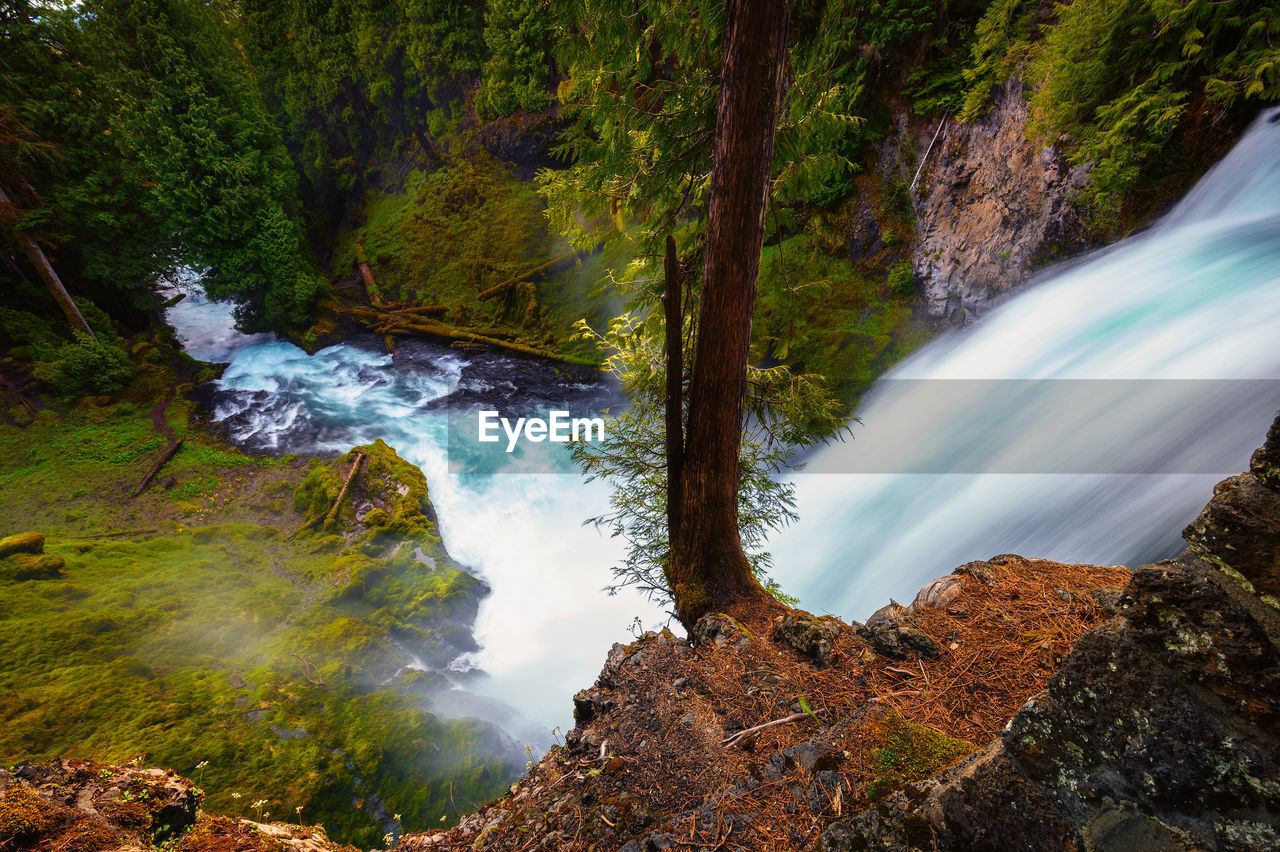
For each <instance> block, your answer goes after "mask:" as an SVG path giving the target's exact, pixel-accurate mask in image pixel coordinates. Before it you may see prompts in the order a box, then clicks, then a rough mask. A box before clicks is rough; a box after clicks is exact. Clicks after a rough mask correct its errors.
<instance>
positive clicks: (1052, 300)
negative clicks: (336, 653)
mask: <svg viewBox="0 0 1280 852" xmlns="http://www.w3.org/2000/svg"><path fill="white" fill-rule="evenodd" d="M1278 117H1280V111H1276V110H1273V111H1271V112H1269V113H1267V114H1264V115H1263V116H1262V117H1261V118H1260V119H1259V120H1258V122H1257V123H1256V124H1255V125H1254V127H1253V128H1251V129H1250V130H1249V132H1248V133H1247V134H1246V135H1245V137H1244V138H1243V139H1242V140H1241V141H1240V143H1239V144H1238V145H1237V147H1236V148H1235V149H1234V150H1233V152H1232V153H1231V154H1230V155H1229V156H1228V157H1226V158H1225V159H1224V160H1223V161H1222V162H1221V163H1220V164H1218V166H1216V167H1215V168H1214V169H1213V170H1212V171H1211V172H1210V173H1209V174H1208V175H1207V176H1206V177H1205V178H1204V179H1203V180H1202V181H1201V182H1200V184H1199V185H1197V187H1196V188H1195V189H1194V190H1193V191H1192V192H1191V193H1189V194H1188V196H1187V197H1186V199H1184V200H1183V201H1182V202H1181V203H1180V204H1179V205H1178V206H1177V208H1176V209H1175V210H1173V211H1172V212H1171V213H1170V214H1169V215H1168V216H1167V217H1166V218H1165V219H1164V220H1163V221H1162V222H1161V223H1159V224H1158V225H1156V226H1155V227H1153V228H1152V229H1150V230H1149V231H1147V232H1145V233H1143V234H1141V235H1139V236H1137V237H1134V238H1132V239H1129V240H1126V241H1124V242H1122V243H1119V244H1117V245H1115V246H1112V247H1110V248H1108V249H1106V250H1104V251H1101V252H1097V253H1095V254H1093V255H1091V256H1089V257H1087V258H1085V259H1083V260H1082V261H1079V262H1076V263H1074V264H1071V265H1070V266H1067V267H1061V268H1058V269H1056V270H1050V271H1049V273H1048V274H1046V275H1045V276H1042V278H1041V280H1040V281H1039V282H1038V283H1036V284H1035V285H1034V286H1031V287H1029V288H1027V289H1024V290H1022V291H1021V292H1019V293H1018V294H1017V295H1015V296H1014V297H1013V298H1011V299H1009V300H1008V301H1007V302H1006V303H1004V304H1003V305H1001V306H1000V307H998V308H997V309H995V310H993V311H992V312H991V313H990V314H989V315H988V316H987V317H985V318H983V319H982V320H981V322H979V323H978V324H976V325H975V326H973V327H971V328H968V329H965V330H962V331H957V332H954V333H951V334H948V335H946V336H944V337H942V338H940V339H937V340H935V341H934V342H933V343H931V344H930V345H928V346H926V347H925V348H924V349H922V350H921V351H919V352H918V353H916V354H915V355H913V356H912V357H911V358H909V359H907V360H906V361H905V362H903V363H902V364H900V365H899V366H898V367H896V368H895V369H894V370H893V371H892V373H891V374H890V375H888V376H886V377H885V379H883V380H881V381H880V382H878V383H877V384H876V386H875V387H874V388H873V389H872V391H871V392H870V393H869V394H868V395H867V396H866V398H865V400H864V403H863V405H862V406H861V408H860V410H859V411H858V415H859V416H860V417H861V419H862V421H863V424H864V425H861V426H857V427H855V430H854V438H853V440H851V441H847V442H845V443H843V444H839V445H836V446H832V447H829V448H826V449H824V450H822V451H820V452H819V453H817V454H816V455H815V456H813V457H812V458H811V459H810V461H809V464H808V466H807V468H806V472H804V473H801V474H797V475H795V476H794V477H793V481H794V482H795V483H796V486H797V496H798V509H799V512H800V515H801V520H800V522H799V523H798V524H796V525H795V526H793V527H791V528H789V529H788V530H786V531H784V532H783V533H782V534H780V535H779V536H777V537H776V539H775V540H774V542H773V546H772V548H771V549H772V551H773V553H774V556H775V563H776V574H777V576H778V579H779V580H780V581H781V582H782V585H783V587H784V588H785V589H786V590H787V591H789V592H791V593H792V594H796V595H798V596H799V597H800V599H801V602H802V605H803V606H804V607H806V608H808V609H811V610H814V611H817V612H823V611H825V612H833V613H836V614H838V615H841V616H843V617H845V618H862V617H865V616H866V615H867V614H868V613H870V612H871V611H873V610H875V609H876V608H878V607H879V606H881V605H882V604H884V603H885V602H886V601H887V600H888V598H889V597H890V596H893V597H896V598H897V599H899V600H903V601H905V600H907V599H909V598H910V597H911V596H912V595H913V594H914V593H915V591H916V590H917V589H918V588H919V587H920V586H921V585H922V584H923V583H924V582H926V581H927V580H929V579H931V578H932V577H934V576H937V575H939V574H943V573H946V572H949V571H950V570H951V569H952V568H954V567H955V566H957V565H960V564H962V563H964V562H967V561H970V560H973V559H980V558H985V557H989V556H992V555H994V554H997V553H1002V552H1017V553H1021V554H1023V555H1027V556H1041V557H1047V558H1052V559H1057V560H1061V561H1082V562H1083V561H1088V562H1097V563H1105V564H1115V563H1128V564H1138V563H1140V562H1143V561H1149V560H1151V559H1156V558H1161V557H1164V556H1170V555H1173V554H1174V553H1176V552H1177V551H1178V550H1179V549H1180V547H1181V545H1180V539H1179V532H1180V530H1181V529H1182V527H1183V526H1184V525H1186V524H1187V523H1188V522H1189V521H1190V520H1192V518H1194V516H1195V514H1196V512H1197V511H1198V510H1199V508H1200V507H1201V506H1202V505H1203V504H1204V503H1205V501H1206V500H1207V498H1208V496H1209V493H1210V489H1211V488H1212V486H1213V484H1214V483H1215V482H1216V481H1217V480H1218V479H1220V478H1221V475H1223V474H1228V473H1232V472H1236V471H1238V470H1242V469H1244V467H1245V466H1246V464H1247V462H1248V457H1249V453H1250V452H1251V451H1252V450H1253V448H1254V447H1256V446H1257V445H1258V444H1259V443H1260V442H1261V440H1262V437H1263V435H1264V434H1265V431H1266V427H1267V424H1268V423H1269V422H1270V420H1271V416H1272V413H1273V412H1274V411H1275V409H1276V408H1277V407H1280V399H1277V398H1275V397H1274V394H1273V393H1272V389H1273V388H1274V387H1275V385H1272V384H1268V383H1267V382H1265V381H1263V382H1256V381H1255V382H1243V381H1239V382H1234V383H1233V382H1223V381H1215V380H1246V379H1247V380H1280V124H1278V123H1277V122H1276V119H1277V118H1278ZM186 289H188V290H189V291H190V290H191V289H192V288H190V287H187V288H186ZM169 317H170V320H171V322H172V323H173V324H174V325H175V327H177V328H178V330H179V334H180V335H181V336H182V337H183V338H184V339H185V340H186V341H187V342H188V351H190V353H191V354H192V355H193V356H195V357H197V358H203V359H207V360H215V361H230V367H229V368H228V369H227V371H226V373H225V375H224V376H223V378H222V379H221V380H220V381H219V382H217V383H216V384H215V387H214V389H213V392H212V398H213V400H214V402H213V407H214V415H215V419H216V420H218V421H220V422H221V423H222V424H223V428H224V429H225V430H226V432H227V434H228V435H229V436H230V437H231V439H232V440H234V441H235V442H237V443H239V444H241V445H242V446H245V447H246V448H247V449H250V450H253V451H257V452H271V453H286V452H301V453H317V452H339V451H345V450H346V449H348V448H349V447H351V446H352V445H354V444H360V443H365V442H368V441H372V440H373V439H375V438H382V439H384V440H386V441H387V442H388V443H389V444H391V445H392V446H393V447H395V448H396V449H397V450H398V451H399V452H400V453H401V454H402V455H403V456H404V457H406V458H408V459H409V460H411V461H413V462H414V463H416V464H417V465H419V466H420V467H421V468H422V469H423V471H424V472H425V474H426V476H427V480H428V483H429V485H430V488H431V495H432V499H433V501H434V502H435V504H436V507H437V510H438V512H439V515H440V521H441V526H442V531H443V534H444V541H445V545H446V546H447V547H448V548H449V550H450V551H451V552H452V553H453V555H454V556H455V557H456V558H457V559H458V560H460V561H461V562H463V563H465V564H467V565H470V566H471V567H473V568H474V569H475V570H476V571H477V572H478V573H479V574H481V575H482V576H483V577H484V578H485V579H486V580H487V581H488V582H489V583H490V585H491V586H492V588H493V594H492V595H491V596H490V597H489V599H488V600H487V601H486V602H485V603H484V605H483V607H482V609H481V613H480V618H479V624H478V625H477V637H478V639H479V640H480V642H481V644H482V645H483V650H482V651H480V652H479V653H478V654H476V655H474V656H473V658H472V659H468V660H463V661H458V663H457V664H456V667H457V668H459V669H466V668H469V667H474V668H477V669H481V670H483V671H484V672H485V673H486V677H485V678H479V679H477V678H472V679H471V680H470V681H469V683H470V684H471V686H470V687H469V688H472V689H481V690H486V691H488V692H489V693H490V694H492V695H494V696H496V697H498V698H500V699H502V700H503V701H505V702H507V703H509V704H511V705H513V706H515V707H517V708H519V710H520V711H521V712H523V713H525V714H527V716H528V717H529V718H530V719H531V720H533V721H534V722H535V723H536V724H538V725H542V726H544V729H546V728H550V727H551V726H552V725H556V724H559V725H561V726H564V725H566V724H567V723H568V717H569V711H570V700H569V698H570V696H571V695H572V693H573V692H574V691H575V690H577V689H579V688H581V687H583V686H586V685H588V684H589V683H590V682H591V680H592V679H593V678H594V676H595V674H596V673H597V672H598V670H599V667H600V665H601V663H602V661H603V657H604V652H605V650H606V649H607V647H608V645H609V643H610V642H613V641H619V640H622V639H625V638H627V632H626V628H627V626H628V625H629V624H630V623H631V622H632V620H633V619H634V618H636V617H639V618H640V619H641V621H642V622H643V623H645V624H646V625H653V624H655V623H658V622H660V621H661V620H663V619H664V616H663V614H662V613H661V612H659V611H658V609H657V608H656V607H654V606H653V605H652V604H649V603H647V602H646V601H644V600H642V599H640V598H639V597H638V596H635V595H625V594H624V595H620V596H617V597H609V596H607V595H605V594H604V593H603V592H601V591H600V588H601V587H602V586H603V585H604V584H605V583H606V582H608V580H609V574H608V568H609V566H610V565H612V564H614V563H615V562H616V561H617V559H618V558H619V557H620V555H621V547H620V546H619V544H618V543H617V542H616V541H612V540H609V539H606V538H603V537H602V536H601V535H600V534H599V533H598V532H596V531H595V530H594V529H591V528H584V527H582V525H581V523H582V521H583V520H584V519H585V518H587V517H590V516H593V515H597V514H600V513H601V512H602V511H603V510H604V509H606V508H607V506H608V491H607V489H606V488H605V487H604V486H602V485H601V484H600V483H584V482H583V481H582V479H581V477H580V476H579V475H578V474H576V473H574V472H573V471H572V469H571V468H570V466H569V465H568V460H567V457H565V458H564V459H563V461H562V463H561V464H562V465H563V467H562V469H563V470H564V471H565V472H564V473H563V474H562V475H538V474H529V473H525V472H523V471H522V468H521V465H520V459H519V458H515V457H513V458H511V459H509V460H503V459H500V460H499V461H498V463H497V464H498V469H499V471H500V472H497V473H492V474H484V475H480V474H457V473H451V472H450V469H449V464H448V458H447V451H448V443H449V442H448V422H447V421H448V417H447V416H446V414H445V411H446V409H447V408H448V407H449V400H450V399H451V398H453V399H465V400H469V401H470V402H472V403H474V402H475V401H477V400H480V401H483V400H489V401H494V404H495V407H497V406H498V405H501V406H503V407H507V408H512V409H519V408H521V407H529V406H532V407H538V406H542V407H544V408H545V407H546V405H548V404H554V405H557V406H558V405H562V404H563V405H565V406H566V407H568V406H569V405H574V404H576V405H578V406H580V407H581V406H591V405H595V404H598V403H602V401H606V400H609V399H611V398H612V397H611V392H610V391H609V389H608V388H606V387H604V386H603V385H600V384H597V383H595V382H594V381H591V380H584V379H583V377H581V376H577V377H574V376H565V375H563V374H561V373H560V372H558V371H557V370H555V369H552V368H551V367H549V366H547V365H540V364H537V363H536V362H530V361H526V360H523V359H514V358H507V357H503V356H497V355H490V354H482V355H476V354H465V355H464V354H461V353H458V352H456V351H453V350H451V349H448V348H445V347H442V346H437V345H431V344H424V343H406V344H404V345H403V346H402V347H401V348H399V349H398V350H397V353H396V355H395V356H394V357H393V356H391V355H388V354H386V353H385V351H384V350H382V349H381V348H380V346H379V345H378V344H377V343H376V341H373V340H372V339H369V340H364V341H361V340H354V341H349V342H346V343H342V344H339V345H337V346H331V347H329V348H327V349H324V350H322V351H320V352H318V353H316V354H315V355H313V356H309V355H307V354H306V353H305V352H303V351H302V350H301V349H299V348H297V347H296V346H293V345H292V344H290V343H287V342H284V341H280V340H275V339H272V338H269V337H263V336H251V337H248V336H244V335H239V334H237V333H235V332H233V331H231V323H230V312H229V310H228V309H227V308H226V307H225V306H220V305H217V304H212V303H209V302H207V301H206V300H204V299H203V297H202V296H200V295H199V294H198V293H192V295H189V296H188V297H187V299H186V300H184V301H183V302H181V303H179V304H178V305H177V306H176V307H174V308H172V309H171V310H170V313H169ZM975 380H983V381H975ZM1014 380H1018V381H1021V382H1030V383H1031V385H1032V386H1033V387H1034V388H1037V389H1038V390H1036V391H1035V392H1030V393H1024V392H1023V385H1019V384H1017V383H1016V382H1015V381H1014ZM1085 380H1088V381H1093V382H1099V381H1100V382H1117V383H1120V384H1115V385H1108V386H1107V387H1111V388H1112V389H1113V391H1112V392H1098V393H1094V392H1092V391H1089V390H1088V389H1089V388H1090V387H1098V386H1097V385H1090V384H1081V382H1083V381H1085ZM1179 380H1194V381H1179ZM1126 382H1128V383H1130V384H1124V383H1126ZM946 383H955V384H953V385H948V384H946ZM948 387H958V388H962V389H963V392H961V393H956V394H952V393H949V392H941V391H942V389H944V388H948ZM1011 388H1013V389H1014V390H1013V392H1011V391H1010V389H1011ZM1206 388H1208V389H1211V390H1212V393H1206V392H1205V391H1206ZM1059 389H1065V391H1064V393H1065V394H1066V396H1065V397H1063V396H1062V395H1061V394H1059V392H1058V391H1059ZM1082 389H1083V392H1082ZM1055 396H1058V398H1057V399H1054V398H1053V397H1055ZM1133 396H1148V397H1150V399H1147V400H1145V401H1144V402H1143V404H1140V405H1132V404H1130V403H1131V402H1132V399H1130V398H1131V397H1133ZM1064 399H1065V400H1066V403H1065V410H1067V411H1069V413H1070V417H1068V418H1066V421H1065V422H1064V414H1063V411H1064V401H1063V400H1064ZM1088 423H1103V424H1108V423H1114V424H1115V425H1116V429H1115V430H1114V437H1110V438H1109V437H1108V435H1111V434H1112V432H1110V431H1109V430H1108V429H1106V428H1103V429H1102V430H1101V431H1096V430H1095V432H1093V433H1086V434H1090V435H1094V436H1095V437H1091V438H1089V441H1090V442H1091V443H1090V445H1089V447H1088V450H1089V455H1090V457H1091V461H1090V464H1089V465H1088V466H1087V472H1079V471H1078V470H1075V468H1074V467H1073V466H1072V465H1071V464H1070V463H1069V462H1070V461H1071V457H1070V454H1068V453H1064V452H1061V451H1059V452H1057V453H1056V454H1055V452H1054V451H1053V448H1054V447H1055V446H1056V447H1061V446H1068V445H1069V442H1068V443H1062V442H1059V441H1058V440H1057V439H1056V437H1055V436H1060V437H1062V438H1063V441H1065V439H1066V437H1067V433H1068V427H1069V426H1071V425H1072V424H1088ZM1121 426H1123V427H1124V428H1120V427H1121ZM1078 431H1079V430H1075V429H1071V430H1070V432H1072V433H1076V432H1078ZM1035 436H1042V438H1043V436H1049V437H1048V438H1047V439H1043V440H1042V441H1041V444H1039V445H1034V444H1033V445H1030V446H1027V445H1024V444H1023V441H1022V439H1023V437H1035ZM1044 447H1047V448H1048V450H1046V451H1043V452H1042V448H1044ZM504 464H505V465H507V466H508V467H507V468H506V469H502V465H504ZM1220 468H1221V470H1219V469H1220ZM867 470H875V471H879V472H875V473H867V472H859V471H867ZM1108 470H1112V471H1125V472H1124V473H1109V472H1107V471H1108ZM990 471H1004V472H999V473H992V472H990ZM1064 471H1066V472H1064ZM1070 471H1075V472H1070Z"/></svg>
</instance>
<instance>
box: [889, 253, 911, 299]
mask: <svg viewBox="0 0 1280 852" xmlns="http://www.w3.org/2000/svg"><path fill="white" fill-rule="evenodd" d="M889 289H890V290H892V291H893V292H894V293H897V294H898V295H899V296H910V295H911V294H912V293H914V292H915V291H916V274H915V272H914V271H913V270H912V269H911V263H910V261H905V260H904V261H903V262H902V263H899V264H898V265H897V266H895V267H893V269H890V270H889Z"/></svg>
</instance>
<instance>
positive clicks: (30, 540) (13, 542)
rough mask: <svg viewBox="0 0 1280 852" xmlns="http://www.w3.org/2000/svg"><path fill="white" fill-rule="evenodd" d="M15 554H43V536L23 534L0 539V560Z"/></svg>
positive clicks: (36, 533)
mask: <svg viewBox="0 0 1280 852" xmlns="http://www.w3.org/2000/svg"><path fill="white" fill-rule="evenodd" d="M15 553H44V536H42V535H41V534H40V533H38V532H25V533H18V534H17V535H11V536H7V537H5V538H2V539H0V559H3V558H5V557H7V556H12V555H13V554H15Z"/></svg>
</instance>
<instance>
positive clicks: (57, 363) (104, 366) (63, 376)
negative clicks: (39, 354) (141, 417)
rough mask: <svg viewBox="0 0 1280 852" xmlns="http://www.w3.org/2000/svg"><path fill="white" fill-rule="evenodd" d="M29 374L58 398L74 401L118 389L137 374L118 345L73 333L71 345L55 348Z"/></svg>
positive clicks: (135, 368)
mask: <svg viewBox="0 0 1280 852" xmlns="http://www.w3.org/2000/svg"><path fill="white" fill-rule="evenodd" d="M32 372H33V373H34V374H35V377H36V378H37V379H39V380H40V381H42V382H45V383H47V384H49V385H52V386H53V387H54V388H56V389H57V391H58V393H59V394H61V395H62V396H64V397H66V398H68V399H77V398H79V397H82V396H85V395H86V394H109V393H114V392H115V391H118V390H120V388H122V387H124V386H125V385H127V384H128V383H129V382H130V381H131V380H132V379H133V377H134V376H135V375H136V374H137V367H135V366H134V364H133V362H132V361H130V360H129V356H128V355H127V354H125V351H124V350H123V349H121V348H120V346H119V345H118V344H112V343H107V342H105V341H104V340H102V339H101V338H100V339H98V340H94V339H93V338H92V337H89V336H88V335H85V334H77V335H76V339H75V340H74V341H73V342H71V343H66V344H63V345H62V346H60V347H58V349H57V350H56V351H55V352H54V353H53V355H52V357H51V358H50V359H49V360H42V361H39V362H38V363H37V364H36V365H35V369H34V370H33V371H32Z"/></svg>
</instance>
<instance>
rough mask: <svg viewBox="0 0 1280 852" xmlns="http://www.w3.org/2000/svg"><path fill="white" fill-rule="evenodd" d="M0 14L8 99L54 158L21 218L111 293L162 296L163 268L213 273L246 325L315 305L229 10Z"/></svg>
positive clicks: (212, 287)
mask: <svg viewBox="0 0 1280 852" xmlns="http://www.w3.org/2000/svg"><path fill="white" fill-rule="evenodd" d="M17 5H18V6H20V7H23V8H22V9H18V10H15V13H14V14H10V15H3V16H0V43H2V44H3V49H2V50H0V72H2V73H0V103H4V104H6V105H8V106H9V107H10V108H11V109H12V110H13V112H14V113H15V115H16V117H17V119H18V120H19V121H21V122H22V123H23V124H25V125H26V126H27V127H28V128H29V129H30V131H31V132H32V134H34V136H35V138H36V139H38V140H40V141H42V142H45V143H48V144H49V145H50V146H51V147H52V149H53V151H54V152H55V154H56V156H52V157H49V158H46V160H45V161H44V162H37V163H35V164H34V165H35V167H34V168H33V170H32V171H31V172H30V177H29V181H28V182H29V184H30V186H31V187H32V189H33V191H34V194H35V196H37V197H38V198H39V199H40V200H41V201H42V203H33V204H30V205H26V208H27V209H26V210H25V215H24V216H23V218H22V221H21V222H20V223H19V224H20V226H21V227H23V228H24V229H25V230H27V231H29V232H32V233H35V234H38V235H40V236H41V237H42V238H44V239H45V241H46V242H48V243H49V244H51V245H53V246H55V247H56V249H57V250H56V256H55V262H56V264H57V266H58V268H59V270H60V271H61V272H62V273H63V275H64V277H66V278H68V279H69V280H70V281H72V282H74V283H75V284H76V285H77V286H76V287H75V288H74V289H76V290H77V291H78V292H81V293H86V294H88V295H90V296H91V297H92V298H94V300H95V301H97V302H99V303H100V304H103V305H110V306H113V307H117V306H118V308H120V309H133V310H135V311H136V310H142V309H145V308H149V307H152V306H154V302H155V297H154V295H153V292H152V288H153V285H154V282H155V280H156V279H157V278H159V277H162V276H164V275H165V274H167V273H169V272H171V271H172V270H173V269H175V268H176V267H179V266H190V267H194V268H197V269H201V270H207V274H206V279H205V280H206V282H207V283H206V286H207V287H208V289H209V292H210V293H211V294H212V295H214V296H216V297H221V298H229V299H235V300H236V301H238V302H239V303H240V304H241V305H242V310H241V312H240V319H241V321H242V323H243V324H244V325H245V326H247V327H259V328H266V327H280V326H283V325H285V324H288V323H293V322H299V321H301V320H302V319H304V318H305V317H306V315H307V314H308V313H309V311H310V309H311V305H312V302H313V301H314V299H315V298H316V296H317V294H318V293H319V290H320V288H321V283H322V282H321V280H320V278H319V276H318V275H317V274H316V272H315V271H314V269H313V268H312V266H311V265H310V262H309V261H308V260H307V259H306V253H305V246H304V245H303V243H302V231H301V229H300V228H299V226H298V222H297V219H296V215H297V205H296V200H295V182H294V176H293V173H292V169H291V168H290V163H289V160H288V158H287V156H286V154H285V151H284V148H283V147H282V145H281V142H280V138H279V136H278V134H277V132H276V130H275V128H274V127H273V126H272V124H271V121H270V118H269V116H268V115H267V113H266V111H265V110H264V109H263V108H262V105H261V101H260V99H259V95H258V93H257V91H256V88H255V86H254V84H253V81H252V78H251V76H250V74H249V71H248V68H247V66H246V65H245V63H244V60H243V58H242V55H241V53H240V52H239V50H238V49H237V47H236V45H235V44H234V42H233V41H232V39H231V36H230V32H229V31H228V28H227V27H226V26H225V23H224V21H223V20H222V18H220V17H219V16H218V14H217V13H216V12H215V10H214V9H213V8H212V7H210V6H207V5H204V4H200V3H195V2H190V0H91V2H85V3H78V4H75V5H70V6H66V7H63V6H44V5H41V6H39V7H38V8H37V7H34V6H32V5H31V4H28V3H24V2H23V3H18V4H17Z"/></svg>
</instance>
